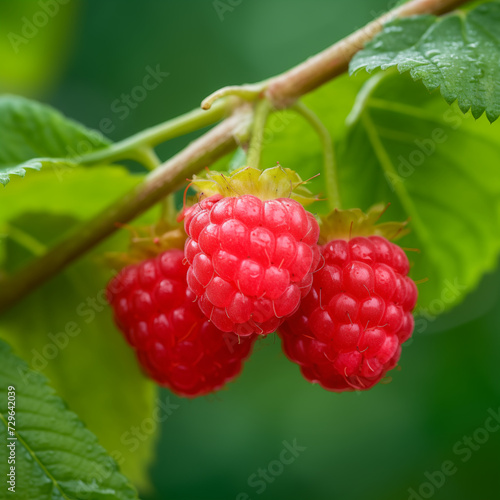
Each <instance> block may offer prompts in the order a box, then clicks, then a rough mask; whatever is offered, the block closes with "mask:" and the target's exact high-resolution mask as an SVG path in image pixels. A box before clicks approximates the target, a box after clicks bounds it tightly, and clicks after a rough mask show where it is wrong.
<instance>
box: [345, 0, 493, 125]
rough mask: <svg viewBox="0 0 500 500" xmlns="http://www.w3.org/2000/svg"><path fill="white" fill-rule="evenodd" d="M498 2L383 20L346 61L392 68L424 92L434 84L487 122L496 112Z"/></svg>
mask: <svg viewBox="0 0 500 500" xmlns="http://www.w3.org/2000/svg"><path fill="white" fill-rule="evenodd" d="M499 60H500V3H499V2H489V3H485V4H481V5H479V6H478V7H476V8H475V9H473V10H471V11H469V12H459V13H457V14H453V15H449V16H444V17H435V16H430V15H426V16H416V17H412V18H403V19H396V20H394V21H391V22H389V23H387V24H386V25H385V26H384V29H383V31H382V32H381V33H380V34H378V35H377V36H376V37H375V38H374V39H373V40H372V41H371V42H369V43H368V44H367V45H366V46H365V48H364V49H363V50H361V51H360V52H358V54H356V56H355V57H354V58H353V59H352V61H351V63H350V66H349V70H350V72H351V74H352V73H354V72H356V71H358V70H359V69H361V68H366V70H367V71H369V72H371V71H372V70H374V69H375V68H382V69H387V68H390V67H393V66H397V68H398V69H399V71H400V72H401V73H404V72H405V71H409V72H410V74H411V76H412V77H413V79H414V80H422V82H423V83H424V85H425V86H426V87H427V88H428V89H429V90H435V89H436V88H438V87H440V89H441V94H442V95H443V97H444V98H445V100H446V101H447V102H448V104H451V103H452V102H454V101H457V102H458V106H459V107H460V109H461V110H462V112H464V113H466V112H467V111H468V110H469V109H470V110H471V112H472V115H473V116H474V117H475V118H479V117H480V116H481V115H482V114H483V113H484V112H486V116H487V117H488V120H489V121H490V122H493V121H495V120H496V119H497V118H498V116H499V115H500V67H499V65H498V61H499Z"/></svg>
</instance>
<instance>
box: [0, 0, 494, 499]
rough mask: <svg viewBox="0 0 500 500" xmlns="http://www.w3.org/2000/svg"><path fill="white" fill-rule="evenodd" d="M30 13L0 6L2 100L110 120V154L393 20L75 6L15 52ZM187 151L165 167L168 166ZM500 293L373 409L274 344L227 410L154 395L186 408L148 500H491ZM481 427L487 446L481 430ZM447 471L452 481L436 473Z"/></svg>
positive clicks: (451, 324)
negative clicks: (284, 457)
mask: <svg viewBox="0 0 500 500" xmlns="http://www.w3.org/2000/svg"><path fill="white" fill-rule="evenodd" d="M38 4H39V2H35V1H15V2H14V1H8V0H0V9H1V10H0V33H1V37H0V92H2V93H3V92H9V93H16V94H22V95H25V96H28V97H32V98H36V99H39V100H42V101H44V102H48V103H50V104H52V105H54V106H55V107H57V108H59V109H60V110H62V111H63V112H64V113H65V114H66V115H68V116H71V117H73V118H75V119H77V120H80V121H81V122H83V123H85V124H86V125H87V126H89V127H93V128H99V127H100V124H101V123H102V120H103V119H105V118H109V119H110V120H111V122H112V126H111V127H110V129H109V132H108V134H107V135H108V136H109V137H110V138H111V139H113V140H119V139H121V138H124V137H126V136H128V135H130V134H132V133H134V132H136V131H139V130H141V129H143V128H145V127H147V126H150V125H154V124H156V123H158V122H161V121H164V120H165V119H168V118H170V117H173V116H176V115H178V114H179V113H181V112H184V111H187V110H189V109H191V108H194V107H195V106H197V105H198V104H199V102H200V101H201V99H202V98H203V97H205V96H206V95H207V94H209V93H210V92H212V91H213V90H215V89H217V88H219V87H221V86H224V85H227V84H238V83H245V82H252V81H258V80H261V79H264V78H266V77H268V76H271V75H273V74H276V73H279V72H281V71H283V70H285V69H287V68H289V67H290V66H292V65H294V64H296V63H298V62H300V61H302V60H303V59H305V58H306V57H308V56H310V55H312V54H314V53H316V52H317V51H319V50H321V49H322V48H324V47H326V46H327V45H329V44H331V43H332V42H333V41H335V40H337V39H339V38H341V37H342V36H344V35H346V34H348V33H350V32H351V31H353V30H354V29H355V28H358V27H361V26H362V25H363V24H365V23H366V22H368V21H370V20H372V19H373V18H374V17H375V16H377V15H378V14H379V13H380V12H381V11H383V10H385V9H387V8H389V7H391V6H392V5H391V2H389V3H388V2H387V0H351V1H349V2H345V1H344V2H332V1H331V0H309V1H307V2H305V1H299V0H268V1H264V0H260V1H259V0H241V1H237V0H232V1H230V0H222V1H220V2H212V1H211V0H207V1H202V0H189V1H181V0H177V1H171V0H169V1H159V0H157V1H154V0H142V1H132V0H128V1H125V0H107V1H105V2H98V1H95V0H94V1H87V2H76V1H70V2H69V3H66V4H64V5H62V4H60V5H59V8H60V11H59V12H58V14H57V15H55V16H53V17H52V18H50V20H49V21H48V23H47V24H46V26H43V27H41V28H40V29H39V32H38V33H37V34H36V37H35V36H34V37H33V40H29V39H27V38H26V37H24V38H25V39H26V40H27V41H28V42H29V43H24V42H22V41H20V40H19V39H17V38H12V36H11V35H10V36H9V34H11V33H16V34H19V35H21V34H22V29H23V21H22V19H23V17H24V16H26V17H27V18H28V19H31V18H32V16H33V14H34V13H35V12H37V11H38V10H39V9H40V7H39V5H38ZM13 40H14V42H13ZM13 43H14V44H17V45H16V47H17V50H13V45H12V44H13ZM148 67H149V68H157V67H158V68H159V69H160V71H162V72H166V73H168V76H165V77H162V78H163V81H162V82H161V83H160V84H159V85H158V87H157V88H155V89H154V90H152V91H150V92H148V93H147V95H146V97H145V98H144V99H137V100H136V101H132V105H130V106H129V107H128V111H127V112H126V114H127V116H126V117H125V116H124V115H125V111H123V112H122V113H120V112H117V109H118V108H117V104H116V100H117V99H118V100H122V99H123V97H122V94H130V93H131V91H132V90H133V89H134V87H136V86H138V85H141V82H142V81H143V79H144V77H145V76H146V74H147V71H148V69H147V68H148ZM136 95H137V96H140V95H141V94H136ZM113 103H115V104H113ZM189 139H190V137H188V138H182V139H178V140H175V141H172V142H170V143H169V144H167V145H164V146H162V147H160V148H159V149H158V152H159V154H160V156H161V157H162V158H164V159H166V158H168V157H169V155H171V154H173V153H174V152H175V151H177V150H178V149H179V148H180V147H181V146H182V145H183V144H185V143H186V142H187V141H188V140H189ZM499 278H500V275H499V274H498V273H497V274H495V275H492V276H487V277H485V279H484V280H483V282H482V284H481V285H480V287H479V289H478V290H477V291H476V292H475V293H474V294H473V295H471V296H469V297H468V299H467V300H466V301H465V302H464V303H463V304H462V305H460V306H459V307H458V308H457V309H455V310H453V311H452V312H451V313H448V314H447V315H446V316H445V317H442V318H439V319H437V320H432V321H430V322H428V324H425V328H422V330H424V331H423V333H416V334H415V336H414V339H413V340H412V341H411V342H410V343H408V344H407V345H406V346H405V348H404V350H403V358H402V370H401V371H397V372H395V373H394V374H393V381H392V383H390V384H386V385H380V386H378V387H376V388H375V389H373V390H371V391H369V392H368V393H361V394H357V393H354V394H342V395H337V394H331V393H328V392H326V391H324V390H322V389H320V388H319V387H316V386H311V385H310V384H308V383H307V382H305V381H304V380H303V379H302V378H301V376H300V375H299V371H298V368H297V367H296V366H294V365H292V364H291V363H289V362H288V361H287V360H286V359H285V357H284V356H283V355H282V354H281V351H280V346H279V339H277V338H275V337H274V336H270V337H268V338H267V339H265V340H263V341H261V342H260V343H259V344H257V346H256V352H255V354H254V356H253V357H252V359H251V360H250V361H249V362H248V364H247V366H246V368H245V370H244V372H243V374H242V376H241V377H240V379H238V381H237V382H236V383H234V384H230V386H229V388H228V390H226V391H222V392H221V393H220V394H217V395H215V396H211V397H208V398H203V399H200V400H195V401H190V400H183V399H179V398H176V397H175V396H172V395H170V394H168V392H167V391H162V394H161V398H162V399H165V397H167V396H168V397H170V399H171V401H172V402H175V403H176V404H178V405H179V408H178V409H176V410H175V411H174V412H173V413H172V415H170V416H169V417H168V419H167V420H166V421H165V422H164V423H163V424H162V428H161V433H160V438H159V442H158V444H157V448H156V458H155V460H154V463H153V464H152V465H151V468H150V474H151V482H152V485H153V489H152V490H151V491H150V492H145V494H144V495H143V497H144V498H145V499H146V500H154V499H179V500H181V499H186V500H187V499H189V500H195V499H221V500H222V499H239V500H243V499H245V498H247V499H248V498H251V499H255V498H262V499H267V498H269V499H270V498H273V499H290V500H295V499H297V500H299V499H300V500H302V499H311V500H316V499H327V498H328V499H342V500H357V499H367V500H393V499H394V500H399V499H406V498H414V499H415V500H417V499H418V498H431V497H432V498H435V499H454V500H468V499H471V498H481V499H488V500H489V499H495V498H499V491H500V476H499V475H498V474H497V473H496V471H497V470H498V468H499V465H500V430H496V431H495V430H494V429H495V426H494V425H493V424H492V420H488V418H489V417H490V415H491V413H495V414H497V415H498V419H499V422H500V414H499V413H500V377H499V375H498V373H499V365H500V354H499V353H500V337H499V335H498V331H499V328H500V307H499V306H500V301H499V298H498V282H499ZM471 318H473V320H470V319H471ZM110 390H112V389H110ZM488 423H489V424H491V425H490V431H485V432H483V431H482V430H480V429H481V428H483V429H484V428H485V425H487V424H488ZM467 436H470V437H471V439H472V441H467ZM294 440H296V442H297V444H298V445H299V446H300V447H304V448H305V450H303V451H301V452H300V454H299V455H298V457H297V458H296V460H294V461H293V463H291V464H289V465H285V466H284V467H283V468H282V472H281V468H279V467H278V466H276V464H274V467H275V468H274V469H273V465H271V468H272V469H273V470H274V471H275V472H276V471H278V472H279V474H277V475H276V476H273V475H272V474H269V475H268V477H269V478H270V480H269V482H265V483H264V484H265V486H266V487H265V490H264V491H261V490H262V488H259V487H256V484H257V483H256V482H253V483H252V479H251V478H252V477H254V476H252V475H253V474H258V470H259V468H263V469H267V468H268V466H269V465H270V464H272V463H273V461H275V460H277V459H279V457H280V454H281V452H282V450H283V449H284V445H283V441H287V442H288V443H290V444H291V443H293V441H294ZM467 450H469V451H467ZM449 460H451V461H452V462H453V463H454V465H455V468H453V469H452V470H453V471H454V473H453V474H451V475H449V476H446V477H445V476H444V475H442V474H441V473H436V472H435V471H438V470H441V468H442V466H443V463H445V462H446V461H449ZM431 476H432V479H429V477H431ZM249 478H250V482H251V483H252V484H254V486H252V484H249V483H248V481H249ZM264 481H265V480H264ZM432 482H434V484H432ZM423 483H429V484H428V485H425V484H423ZM410 488H413V489H414V490H415V491H416V492H417V495H414V496H413V497H412V496H411V495H412V493H411V490H410Z"/></svg>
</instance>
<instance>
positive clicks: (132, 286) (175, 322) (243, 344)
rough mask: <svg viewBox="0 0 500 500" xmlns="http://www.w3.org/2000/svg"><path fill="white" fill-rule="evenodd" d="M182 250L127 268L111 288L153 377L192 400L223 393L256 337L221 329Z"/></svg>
mask: <svg viewBox="0 0 500 500" xmlns="http://www.w3.org/2000/svg"><path fill="white" fill-rule="evenodd" d="M183 259H184V253H183V252H182V250H168V251H166V252H163V253H161V254H159V255H158V256H157V257H155V258H152V259H148V260H145V261H143V262H141V263H140V264H137V265H131V266H128V267H126V268H124V269H123V270H122V271H121V272H120V273H119V274H118V275H117V276H116V277H114V278H113V279H112V280H111V281H110V283H109V285H108V287H107V297H108V301H109V303H110V304H111V307H112V308H113V311H114V317H115V321H116V324H117V325H118V328H119V329H120V330H121V331H122V332H123V333H124V335H125V338H126V339H127V341H128V342H129V344H130V345H131V346H132V347H133V348H134V349H135V351H136V353H137V357H138V359H139V363H140V364H141V366H142V367H143V368H144V370H145V371H146V372H147V373H148V374H149V375H150V377H151V378H152V379H154V380H156V381H157V382H158V383H159V384H161V385H164V386H167V387H169V388H170V389H171V390H172V391H173V392H175V393H177V394H179V395H181V396H188V397H195V396H200V395H203V394H207V393H209V392H212V391H215V390H217V389H220V388H221V387H222V386H223V385H224V384H225V383H226V382H228V381H229V380H231V379H233V378H235V377H236V376H237V375H238V374H239V373H240V371H241V368H242V361H243V360H244V359H245V358H246V357H247V356H248V355H249V354H250V350H251V348H252V345H253V342H254V340H255V339H254V338H245V339H241V341H239V339H238V337H237V336H236V335H234V334H228V333H223V332H221V331H220V330H217V328H215V326H214V325H213V324H212V323H210V322H209V321H208V320H207V318H206V317H205V316H204V315H203V313H202V312H201V311H200V309H199V307H198V305H197V304H196V302H195V300H196V296H195V295H194V293H193V292H191V290H189V288H188V287H187V283H186V266H185V265H183V263H182V261H183Z"/></svg>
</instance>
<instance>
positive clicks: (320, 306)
mask: <svg viewBox="0 0 500 500" xmlns="http://www.w3.org/2000/svg"><path fill="white" fill-rule="evenodd" d="M321 253H322V255H323V257H324V260H325V262H324V265H323V263H320V266H319V267H320V268H319V270H318V271H317V272H316V273H315V274H314V280H313V286H312V289H311V292H310V293H309V295H308V296H307V297H306V298H305V299H304V300H303V301H302V304H301V307H300V309H299V310H298V311H297V313H296V314H295V315H294V316H292V317H291V318H289V319H288V320H287V321H286V322H285V323H284V324H283V325H282V326H281V331H280V334H281V337H282V339H283V349H284V351H285V353H286V355H287V356H288V357H289V358H290V359H291V360H292V361H294V362H296V363H298V364H299V365H300V366H301V371H302V374H303V375H304V377H305V378H306V379H307V380H309V381H310V382H313V383H314V382H317V383H319V384H321V385H322V386H323V387H324V388H325V389H328V390H331V391H336V392H342V391H351V390H363V389H369V388H370V387H372V386H373V385H375V384H376V383H377V382H379V381H380V379H381V378H382V377H383V376H384V375H385V373H386V372H387V371H388V370H391V369H392V368H394V367H395V366H396V363H397V361H398V359H399V356H400V354H401V344H402V343H403V342H405V341H406V340H408V338H410V336H411V334H412V332H413V326H414V322H413V316H412V313H411V311H412V310H413V308H414V307H415V303H416V301H417V287H416V286H415V283H414V282H413V281H412V280H411V279H410V278H409V277H407V274H408V271H409V268H410V266H409V263H408V259H407V257H406V255H405V253H404V252H403V250H402V249H401V248H400V247H398V246H397V245H395V244H393V243H390V242H389V241H388V240H386V239H385V238H382V237H380V236H370V237H368V238H363V237H356V238H352V239H351V240H349V241H346V240H342V239H336V240H332V241H330V242H329V243H327V244H326V245H324V246H323V247H321ZM321 266H322V267H321Z"/></svg>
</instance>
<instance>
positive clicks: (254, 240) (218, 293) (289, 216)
mask: <svg viewBox="0 0 500 500" xmlns="http://www.w3.org/2000/svg"><path fill="white" fill-rule="evenodd" d="M278 168H280V167H278ZM253 170H255V169H253ZM269 170H274V169H269ZM281 170H282V169H281ZM244 172H248V168H247V169H246V170H245V171H244ZM265 172H266V171H265ZM265 172H264V175H265ZM259 175H260V178H262V173H261V172H259ZM251 185H252V186H258V181H255V182H254V183H253V184H251ZM238 187H239V188H241V185H238ZM289 189H290V187H288V190H289ZM238 191H239V192H241V189H238ZM254 192H256V195H252V194H242V195H240V196H223V194H221V193H216V194H212V195H211V196H208V197H207V198H204V199H203V200H201V201H200V202H199V203H196V204H195V205H194V206H192V207H190V208H189V209H187V210H186V212H185V215H184V228H185V231H186V233H187V234H188V236H189V237H188V239H187V241H186V246H185V254H186V259H187V261H188V262H189V264H190V266H189V270H188V274H187V281H188V285H189V287H190V288H191V290H192V291H193V292H194V293H195V294H196V296H197V297H198V302H199V306H200V308H201V310H202V311H203V312H204V313H205V315H206V316H207V318H209V319H210V320H211V321H212V322H213V323H214V325H215V326H216V327H217V328H219V329H220V330H223V331H225V332H235V333H236V334H238V335H239V336H241V337H244V336H248V335H252V334H253V333H257V334H262V335H265V334H268V333H270V332H274V331H275V330H276V329H277V328H278V327H279V325H280V324H281V323H282V322H283V321H284V320H285V318H286V317H288V316H290V315H291V314H293V313H294V312H295V311H296V310H297V309H298V307H299V305H300V301H301V300H302V298H303V297H305V296H306V295H307V293H308V292H309V290H310V288H311V285H312V271H313V270H314V269H316V267H317V264H318V261H319V249H318V247H317V240H318V236H319V226H318V223H317V221H316V219H315V218H314V216H313V215H312V214H311V213H309V212H307V211H306V210H305V209H304V208H303V206H302V205H301V204H300V203H299V202H298V201H295V200H294V199H292V198H284V197H279V198H272V197H269V196H268V193H264V195H262V192H259V190H258V189H256V190H255V191H254ZM259 194H261V196H258V195H259ZM271 194H272V195H274V194H275V193H274V192H272V193H271Z"/></svg>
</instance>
